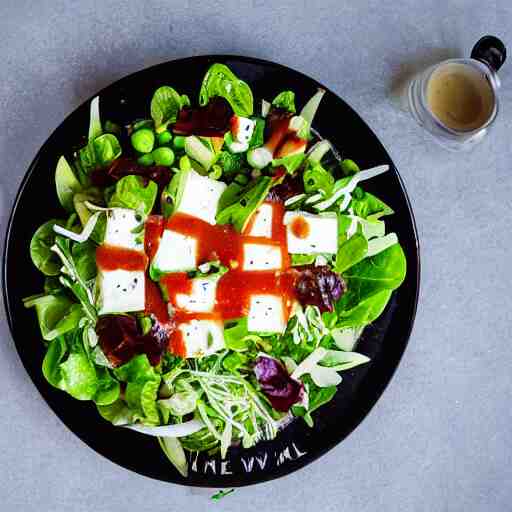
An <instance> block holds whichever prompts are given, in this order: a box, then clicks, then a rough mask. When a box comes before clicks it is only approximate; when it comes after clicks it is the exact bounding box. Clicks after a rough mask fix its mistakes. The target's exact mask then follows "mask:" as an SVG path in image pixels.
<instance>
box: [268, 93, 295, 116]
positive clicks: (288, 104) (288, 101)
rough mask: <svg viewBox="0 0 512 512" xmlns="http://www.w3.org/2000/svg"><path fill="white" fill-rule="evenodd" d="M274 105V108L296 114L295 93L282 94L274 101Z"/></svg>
mask: <svg viewBox="0 0 512 512" xmlns="http://www.w3.org/2000/svg"><path fill="white" fill-rule="evenodd" d="M272 105H273V106H274V107H278V108H282V109H284V110H288V112H292V113H294V114H295V112H296V109H295V93H294V92H293V91H283V92H280V93H279V94H278V95H277V96H276V97H275V98H274V99H273V100H272Z"/></svg>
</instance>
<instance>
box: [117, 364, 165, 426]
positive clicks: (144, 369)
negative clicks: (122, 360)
mask: <svg viewBox="0 0 512 512" xmlns="http://www.w3.org/2000/svg"><path fill="white" fill-rule="evenodd" d="M114 374H115V376H116V377H117V378H118V379H119V380H121V381H123V382H126V383H127V384H126V391H125V399H126V403H127V404H128V406H129V407H130V409H132V410H134V411H135V412H136V413H137V414H138V416H139V417H140V418H141V419H143V421H144V422H145V423H149V424H153V425H154V424H158V423H159V421H160V420H159V415H158V409H157V405H156V399H157V392H158V388H159V386H160V375H159V374H158V373H156V371H155V370H154V368H153V367H152V366H151V364H150V363H149V360H148V357H147V356H146V355H145V354H140V355H138V356H135V357H134V358H132V360H131V361H129V362H128V363H126V364H124V365H123V366H120V367H118V368H116V369H115V370H114Z"/></svg>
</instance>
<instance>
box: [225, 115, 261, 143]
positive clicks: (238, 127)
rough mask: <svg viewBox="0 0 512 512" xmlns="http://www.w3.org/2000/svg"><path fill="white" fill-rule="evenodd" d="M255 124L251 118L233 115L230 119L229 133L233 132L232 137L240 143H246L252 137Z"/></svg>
mask: <svg viewBox="0 0 512 512" xmlns="http://www.w3.org/2000/svg"><path fill="white" fill-rule="evenodd" d="M255 126H256V121H253V120H252V119H248V118H247V117H241V116H233V119H232V120H231V133H232V134H233V139H235V141H236V142H240V143H241V144H247V143H248V142H249V141H250V140H251V138H252V134H253V133H254V127H255Z"/></svg>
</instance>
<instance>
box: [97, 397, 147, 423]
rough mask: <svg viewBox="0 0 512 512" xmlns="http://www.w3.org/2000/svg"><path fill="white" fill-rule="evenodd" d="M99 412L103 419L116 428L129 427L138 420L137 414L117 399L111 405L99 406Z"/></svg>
mask: <svg viewBox="0 0 512 512" xmlns="http://www.w3.org/2000/svg"><path fill="white" fill-rule="evenodd" d="M98 412H99V413H100V415H101V417H102V418H103V419H105V420H107V421H110V423H112V425H116V426H119V425H128V424H131V423H133V422H134V421H135V420H136V419H137V417H136V415H135V412H134V411H133V410H132V409H130V408H129V407H128V405H126V402H124V401H123V400H121V399H117V400H116V401H115V402H112V403H111V404H109V405H101V404H98Z"/></svg>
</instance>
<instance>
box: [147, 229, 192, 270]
mask: <svg viewBox="0 0 512 512" xmlns="http://www.w3.org/2000/svg"><path fill="white" fill-rule="evenodd" d="M152 266H153V267H154V268H156V269H157V270H159V271H161V272H186V271H188V270H193V269H194V268H196V266H197V239H196V238H193V237H190V236H186V235H182V234H181V233H177V232H176V231H172V230H170V229H165V230H164V233H163V235H162V238H161V239H160V244H159V246H158V250H157V251H156V254H155V257H154V258H153V262H152Z"/></svg>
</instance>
